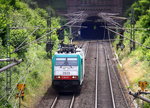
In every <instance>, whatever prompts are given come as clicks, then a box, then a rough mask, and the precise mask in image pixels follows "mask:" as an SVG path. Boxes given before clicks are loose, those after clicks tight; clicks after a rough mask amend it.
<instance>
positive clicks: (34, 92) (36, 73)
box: [0, 0, 68, 108]
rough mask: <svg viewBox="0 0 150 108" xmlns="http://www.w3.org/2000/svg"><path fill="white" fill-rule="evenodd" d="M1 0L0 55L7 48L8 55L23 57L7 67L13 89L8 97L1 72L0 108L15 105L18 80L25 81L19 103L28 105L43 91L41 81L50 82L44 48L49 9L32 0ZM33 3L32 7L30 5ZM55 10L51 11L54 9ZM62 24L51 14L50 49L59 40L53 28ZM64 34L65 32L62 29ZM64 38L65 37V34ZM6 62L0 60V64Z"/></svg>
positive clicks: (0, 55)
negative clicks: (16, 63) (21, 99)
mask: <svg viewBox="0 0 150 108" xmlns="http://www.w3.org/2000/svg"><path fill="white" fill-rule="evenodd" d="M24 1H26V2H27V3H30V4H26V3H24V2H21V1H20V0H0V58H6V57H7V52H11V58H16V59H23V60H24V61H23V62H22V63H21V64H19V65H18V66H15V67H13V68H11V69H10V70H9V72H11V73H12V90H11V92H10V95H9V96H8V97H9V98H7V97H6V96H5V94H6V93H5V85H6V72H3V73H1V74H0V108H7V107H8V108H12V107H14V106H18V99H15V96H16V94H17V93H18V92H19V91H18V90H17V88H16V85H17V84H18V83H25V84H26V89H25V99H24V100H23V101H22V104H23V105H24V106H26V107H31V105H32V104H34V102H35V101H36V100H35V98H36V99H37V98H39V97H38V96H41V95H42V93H44V91H43V90H44V89H42V88H44V86H46V85H43V84H44V82H47V85H48V84H49V85H50V83H51V82H50V80H51V63H50V58H49V57H48V56H47V52H46V51H45V46H46V45H45V44H46V41H47V36H48V38H50V34H47V35H46V33H47V30H48V29H47V28H49V26H47V18H48V13H47V12H46V10H44V9H40V8H38V6H37V4H36V3H35V4H32V3H31V2H30V1H32V0H24ZM31 7H32V8H31ZM53 14H54V13H53ZM60 27H61V21H60V18H59V17H54V15H53V17H52V18H51V28H52V30H53V31H54V32H52V33H51V37H52V41H53V42H54V47H53V53H54V51H55V50H56V49H57V46H58V43H59V40H58V38H57V35H56V30H55V29H56V28H60ZM65 33H66V34H67V32H65ZM65 42H68V38H67V37H65ZM5 65H7V63H4V62H0V68H2V67H3V66H5Z"/></svg>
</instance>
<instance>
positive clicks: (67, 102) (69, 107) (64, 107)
mask: <svg viewBox="0 0 150 108" xmlns="http://www.w3.org/2000/svg"><path fill="white" fill-rule="evenodd" d="M74 101H75V95H71V96H63V95H58V96H56V97H55V99H54V101H53V103H52V105H51V107H50V108H60V106H61V108H73V104H74ZM62 103H63V104H62Z"/></svg>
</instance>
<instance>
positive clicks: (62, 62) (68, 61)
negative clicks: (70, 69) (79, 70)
mask: <svg viewBox="0 0 150 108" xmlns="http://www.w3.org/2000/svg"><path fill="white" fill-rule="evenodd" d="M55 65H56V66H77V65H78V61H77V58H67V57H66V58H56V63H55Z"/></svg>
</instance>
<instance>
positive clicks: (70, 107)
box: [69, 95, 75, 108]
mask: <svg viewBox="0 0 150 108" xmlns="http://www.w3.org/2000/svg"><path fill="white" fill-rule="evenodd" d="M74 101H75V95H73V96H72V99H71V103H70V106H69V108H73V104H74Z"/></svg>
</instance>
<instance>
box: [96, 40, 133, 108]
mask: <svg viewBox="0 0 150 108" xmlns="http://www.w3.org/2000/svg"><path fill="white" fill-rule="evenodd" d="M97 43H99V44H98V45H97V46H98V47H97V50H96V51H97V59H96V69H95V70H96V71H95V72H96V74H95V79H96V80H95V108H101V107H106V108H130V107H129V105H128V101H127V100H126V97H125V93H124V91H123V90H124V89H123V86H122V84H121V83H120V80H119V78H118V74H117V72H116V70H115V68H114V64H113V63H112V61H111V59H112V58H111V57H110V55H109V54H111V53H110V52H108V46H109V44H108V43H107V42H102V41H101V42H97ZM97 43H96V44H97ZM106 43H107V44H106Z"/></svg>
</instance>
